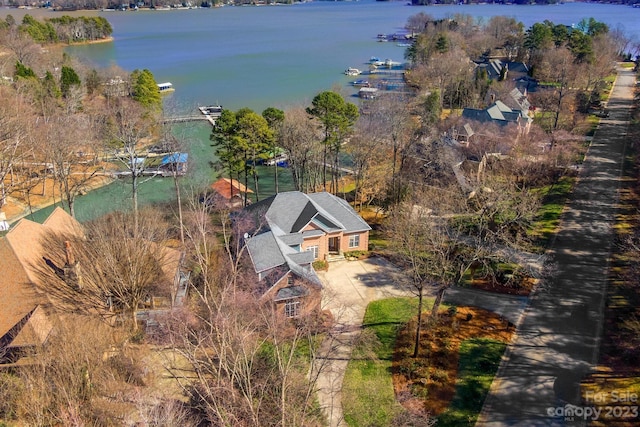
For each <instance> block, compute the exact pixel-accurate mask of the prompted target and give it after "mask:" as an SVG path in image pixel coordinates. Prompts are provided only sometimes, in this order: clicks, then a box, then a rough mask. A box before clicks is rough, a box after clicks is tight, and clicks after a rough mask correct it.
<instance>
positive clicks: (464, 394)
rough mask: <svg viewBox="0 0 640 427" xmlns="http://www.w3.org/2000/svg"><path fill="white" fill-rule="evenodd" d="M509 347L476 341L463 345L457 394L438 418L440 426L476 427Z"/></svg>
mask: <svg viewBox="0 0 640 427" xmlns="http://www.w3.org/2000/svg"><path fill="white" fill-rule="evenodd" d="M506 347H507V344H505V343H503V342H500V341H494V340H490V339H486V338H474V339H470V340H466V341H463V342H462V343H461V344H460V362H459V365H458V379H457V381H456V394H455V396H454V398H453V401H452V402H451V405H450V406H449V408H448V409H447V410H446V411H445V412H444V413H443V414H441V415H440V416H439V417H438V424H437V425H438V427H442V426H444V427H448V426H450V427H460V426H473V425H475V423H476V420H477V418H478V415H479V413H480V410H481V409H482V404H483V403H484V399H485V397H486V396H487V393H488V392H489V387H491V382H492V381H493V377H494V376H495V374H496V372H497V371H498V366H499V365H500V359H501V358H502V354H503V353H504V350H505V349H506Z"/></svg>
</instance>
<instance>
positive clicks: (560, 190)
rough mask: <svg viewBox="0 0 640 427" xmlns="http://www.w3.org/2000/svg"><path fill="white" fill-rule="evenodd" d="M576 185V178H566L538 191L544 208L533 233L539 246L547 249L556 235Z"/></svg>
mask: <svg viewBox="0 0 640 427" xmlns="http://www.w3.org/2000/svg"><path fill="white" fill-rule="evenodd" d="M574 183H575V178H571V177H564V178H561V179H560V181H559V182H558V183H556V184H554V185H552V186H547V187H543V188H540V189H538V191H539V192H540V193H541V195H542V206H541V207H540V210H539V212H538V215H537V217H536V221H535V223H534V224H533V227H532V231H531V234H532V236H533V237H534V239H535V240H536V245H537V246H540V247H543V248H544V247H546V246H547V243H548V241H549V240H550V239H551V238H552V237H553V236H554V235H555V232H556V230H557V228H558V225H560V217H561V215H562V211H563V210H564V206H565V204H566V203H567V199H568V198H569V195H570V194H571V191H572V190H573V185H574Z"/></svg>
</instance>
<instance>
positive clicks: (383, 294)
mask: <svg viewBox="0 0 640 427" xmlns="http://www.w3.org/2000/svg"><path fill="white" fill-rule="evenodd" d="M397 274H398V270H397V269H396V268H395V267H394V266H393V265H392V264H390V263H389V262H387V261H386V260H385V259H384V258H379V257H373V258H368V259H365V260H361V261H338V262H333V263H330V264H329V270H328V271H325V272H320V273H319V274H318V276H320V279H321V280H322V283H323V284H324V286H325V289H324V296H323V301H322V305H323V308H324V309H326V310H330V311H331V313H332V314H333V316H334V319H335V322H336V325H335V327H334V329H333V331H332V333H331V334H329V337H328V338H327V339H326V340H325V341H324V343H323V347H322V349H321V355H320V357H319V359H318V361H317V366H316V369H315V370H314V371H313V372H312V374H313V375H317V388H318V393H317V394H318V400H319V403H320V406H321V407H322V409H323V411H324V412H325V415H326V417H327V419H328V420H329V426H330V427H342V426H345V425H346V424H345V423H344V420H343V414H342V400H341V390H342V380H343V378H344V373H345V370H346V368H347V363H348V362H349V358H350V356H351V350H352V348H353V343H354V340H355V339H356V338H357V337H358V335H359V333H360V329H361V327H362V319H363V317H364V312H365V309H366V308H367V305H368V304H369V303H370V302H371V301H375V300H378V299H382V298H388V297H393V296H405V295H409V294H408V293H407V292H406V291H404V290H403V289H402V288H401V287H399V286H397V281H396V280H395V279H394V275H397Z"/></svg>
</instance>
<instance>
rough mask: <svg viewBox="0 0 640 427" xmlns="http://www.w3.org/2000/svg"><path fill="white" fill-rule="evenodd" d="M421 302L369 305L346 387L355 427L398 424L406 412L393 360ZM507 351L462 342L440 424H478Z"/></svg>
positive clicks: (492, 344) (495, 344)
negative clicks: (399, 339)
mask: <svg viewBox="0 0 640 427" xmlns="http://www.w3.org/2000/svg"><path fill="white" fill-rule="evenodd" d="M417 302H418V301H417V298H389V299H384V300H379V301H374V302H372V303H371V304H369V306H368V307H367V311H366V314H365V318H364V322H363V323H364V326H365V328H364V331H363V334H362V338H361V340H360V342H359V344H358V345H357V346H356V348H355V349H354V351H353V354H352V358H351V360H350V362H349V364H348V366H347V371H346V373H345V378H344V383H343V388H342V405H343V411H344V416H345V421H346V422H347V424H348V425H349V426H353V427H360V426H379V427H385V426H392V425H393V419H394V417H395V416H396V415H398V414H399V413H401V412H402V411H404V409H403V408H402V406H400V404H398V403H397V401H396V398H395V394H394V390H393V384H392V372H391V365H392V356H393V349H394V347H395V342H396V336H397V333H398V330H399V328H401V327H403V326H404V325H405V324H406V323H407V322H408V321H409V320H410V319H411V318H412V317H414V316H415V314H416V310H417ZM431 303H432V301H429V302H428V304H426V305H427V307H425V309H427V308H428V306H430V305H431ZM505 348H506V344H505V343H502V342H499V341H494V340H490V339H484V338H477V339H469V340H466V341H464V342H463V343H462V344H461V347H460V362H459V368H458V379H457V381H456V394H455V397H454V400H453V401H452V403H451V406H450V407H449V409H448V410H447V411H446V412H445V413H443V414H442V415H441V416H440V417H439V418H438V424H437V425H438V426H452V427H453V426H467V425H469V426H472V425H473V424H474V423H475V420H476V419H477V417H478V414H479V413H480V410H481V409H482V404H483V402H484V399H485V396H486V394H487V392H488V391H489V387H490V386H491V382H492V381H493V377H494V375H495V373H496V371H497V369H498V366H499V364H500V358H501V357H502V354H503V353H504V350H505Z"/></svg>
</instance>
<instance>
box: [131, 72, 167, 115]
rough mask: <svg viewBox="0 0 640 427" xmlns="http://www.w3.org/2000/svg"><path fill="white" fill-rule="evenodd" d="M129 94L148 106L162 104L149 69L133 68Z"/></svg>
mask: <svg viewBox="0 0 640 427" xmlns="http://www.w3.org/2000/svg"><path fill="white" fill-rule="evenodd" d="M131 96H132V98H133V99H135V100H136V101H138V102H139V103H140V104H142V105H144V106H145V107H148V108H160V106H161V105H162V96H161V95H160V89H158V83H156V79H155V78H154V77H153V74H152V73H151V71H149V70H147V69H144V70H142V71H140V70H134V71H133V73H131Z"/></svg>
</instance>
